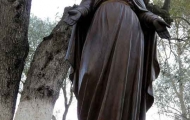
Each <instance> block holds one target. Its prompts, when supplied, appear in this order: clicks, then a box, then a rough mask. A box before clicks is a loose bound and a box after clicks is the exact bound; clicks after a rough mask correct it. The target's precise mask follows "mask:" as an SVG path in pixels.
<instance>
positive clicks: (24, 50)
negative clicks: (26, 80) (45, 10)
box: [0, 0, 31, 120]
mask: <svg viewBox="0 0 190 120" xmlns="http://www.w3.org/2000/svg"><path fill="white" fill-rule="evenodd" d="M30 8H31V0H0V63H1V65H0V120H12V118H13V114H14V111H15V104H16V99H17V93H18V89H19V82H20V80H21V74H22V71H23V67H24V63H25V58H26V56H27V54H28V48H29V46H28V40H27V37H28V36H27V35H28V25H29V16H30Z"/></svg>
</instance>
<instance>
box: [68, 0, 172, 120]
mask: <svg viewBox="0 0 190 120" xmlns="http://www.w3.org/2000/svg"><path fill="white" fill-rule="evenodd" d="M139 21H140V22H139ZM65 22H66V23H68V24H70V25H74V26H73V32H72V35H71V39H70V42H69V47H68V51H67V56H66V59H67V60H68V61H69V62H70V63H71V66H72V70H71V71H72V74H71V75H70V78H71V80H72V82H73V85H74V93H75V95H76V97H77V100H78V119H79V120H145V119H146V111H147V110H148V109H149V108H150V107H151V105H152V103H153V93H152V81H153V80H154V79H155V78H156V77H157V76H158V74H159V65H158V62H157V59H156V39H155V31H156V32H157V33H158V35H159V36H160V37H161V38H169V37H170V35H169V33H168V31H167V29H166V27H169V26H168V25H167V24H166V23H165V22H164V21H163V20H161V19H160V18H159V17H158V16H156V15H154V14H153V13H151V12H149V11H148V10H147V9H146V6H145V4H144V1H143V0H83V1H82V2H81V4H80V6H78V7H76V8H74V9H72V10H70V11H69V12H68V16H67V17H66V18H65ZM76 23H77V24H76Z"/></svg>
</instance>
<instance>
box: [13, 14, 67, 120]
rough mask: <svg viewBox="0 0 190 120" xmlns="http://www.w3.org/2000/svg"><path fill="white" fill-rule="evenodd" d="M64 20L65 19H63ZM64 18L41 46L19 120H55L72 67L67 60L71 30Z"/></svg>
mask: <svg viewBox="0 0 190 120" xmlns="http://www.w3.org/2000/svg"><path fill="white" fill-rule="evenodd" d="M63 18H64V16H63ZM63 18H62V19H61V21H60V22H59V23H58V25H57V26H56V27H55V28H54V30H53V31H52V33H51V34H50V35H49V36H48V37H45V38H44V40H43V41H42V43H41V44H40V45H39V46H38V48H37V50H36V52H35V55H34V59H33V61H32V63H31V67H30V69H29V72H28V76H27V79H26V83H25V85H24V91H23V93H22V96H21V100H20V104H19V107H18V111H17V113H16V116H15V120H26V118H27V120H51V118H52V112H53V108H54V105H55V102H56V100H57V98H58V96H59V91H60V88H61V87H62V83H63V80H64V77H66V74H67V71H68V68H69V65H68V63H67V62H66V61H65V60H64V57H65V54H66V50H67V46H68V40H69V37H70V33H71V28H70V27H69V26H68V25H66V24H65V23H64V22H63Z"/></svg>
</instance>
